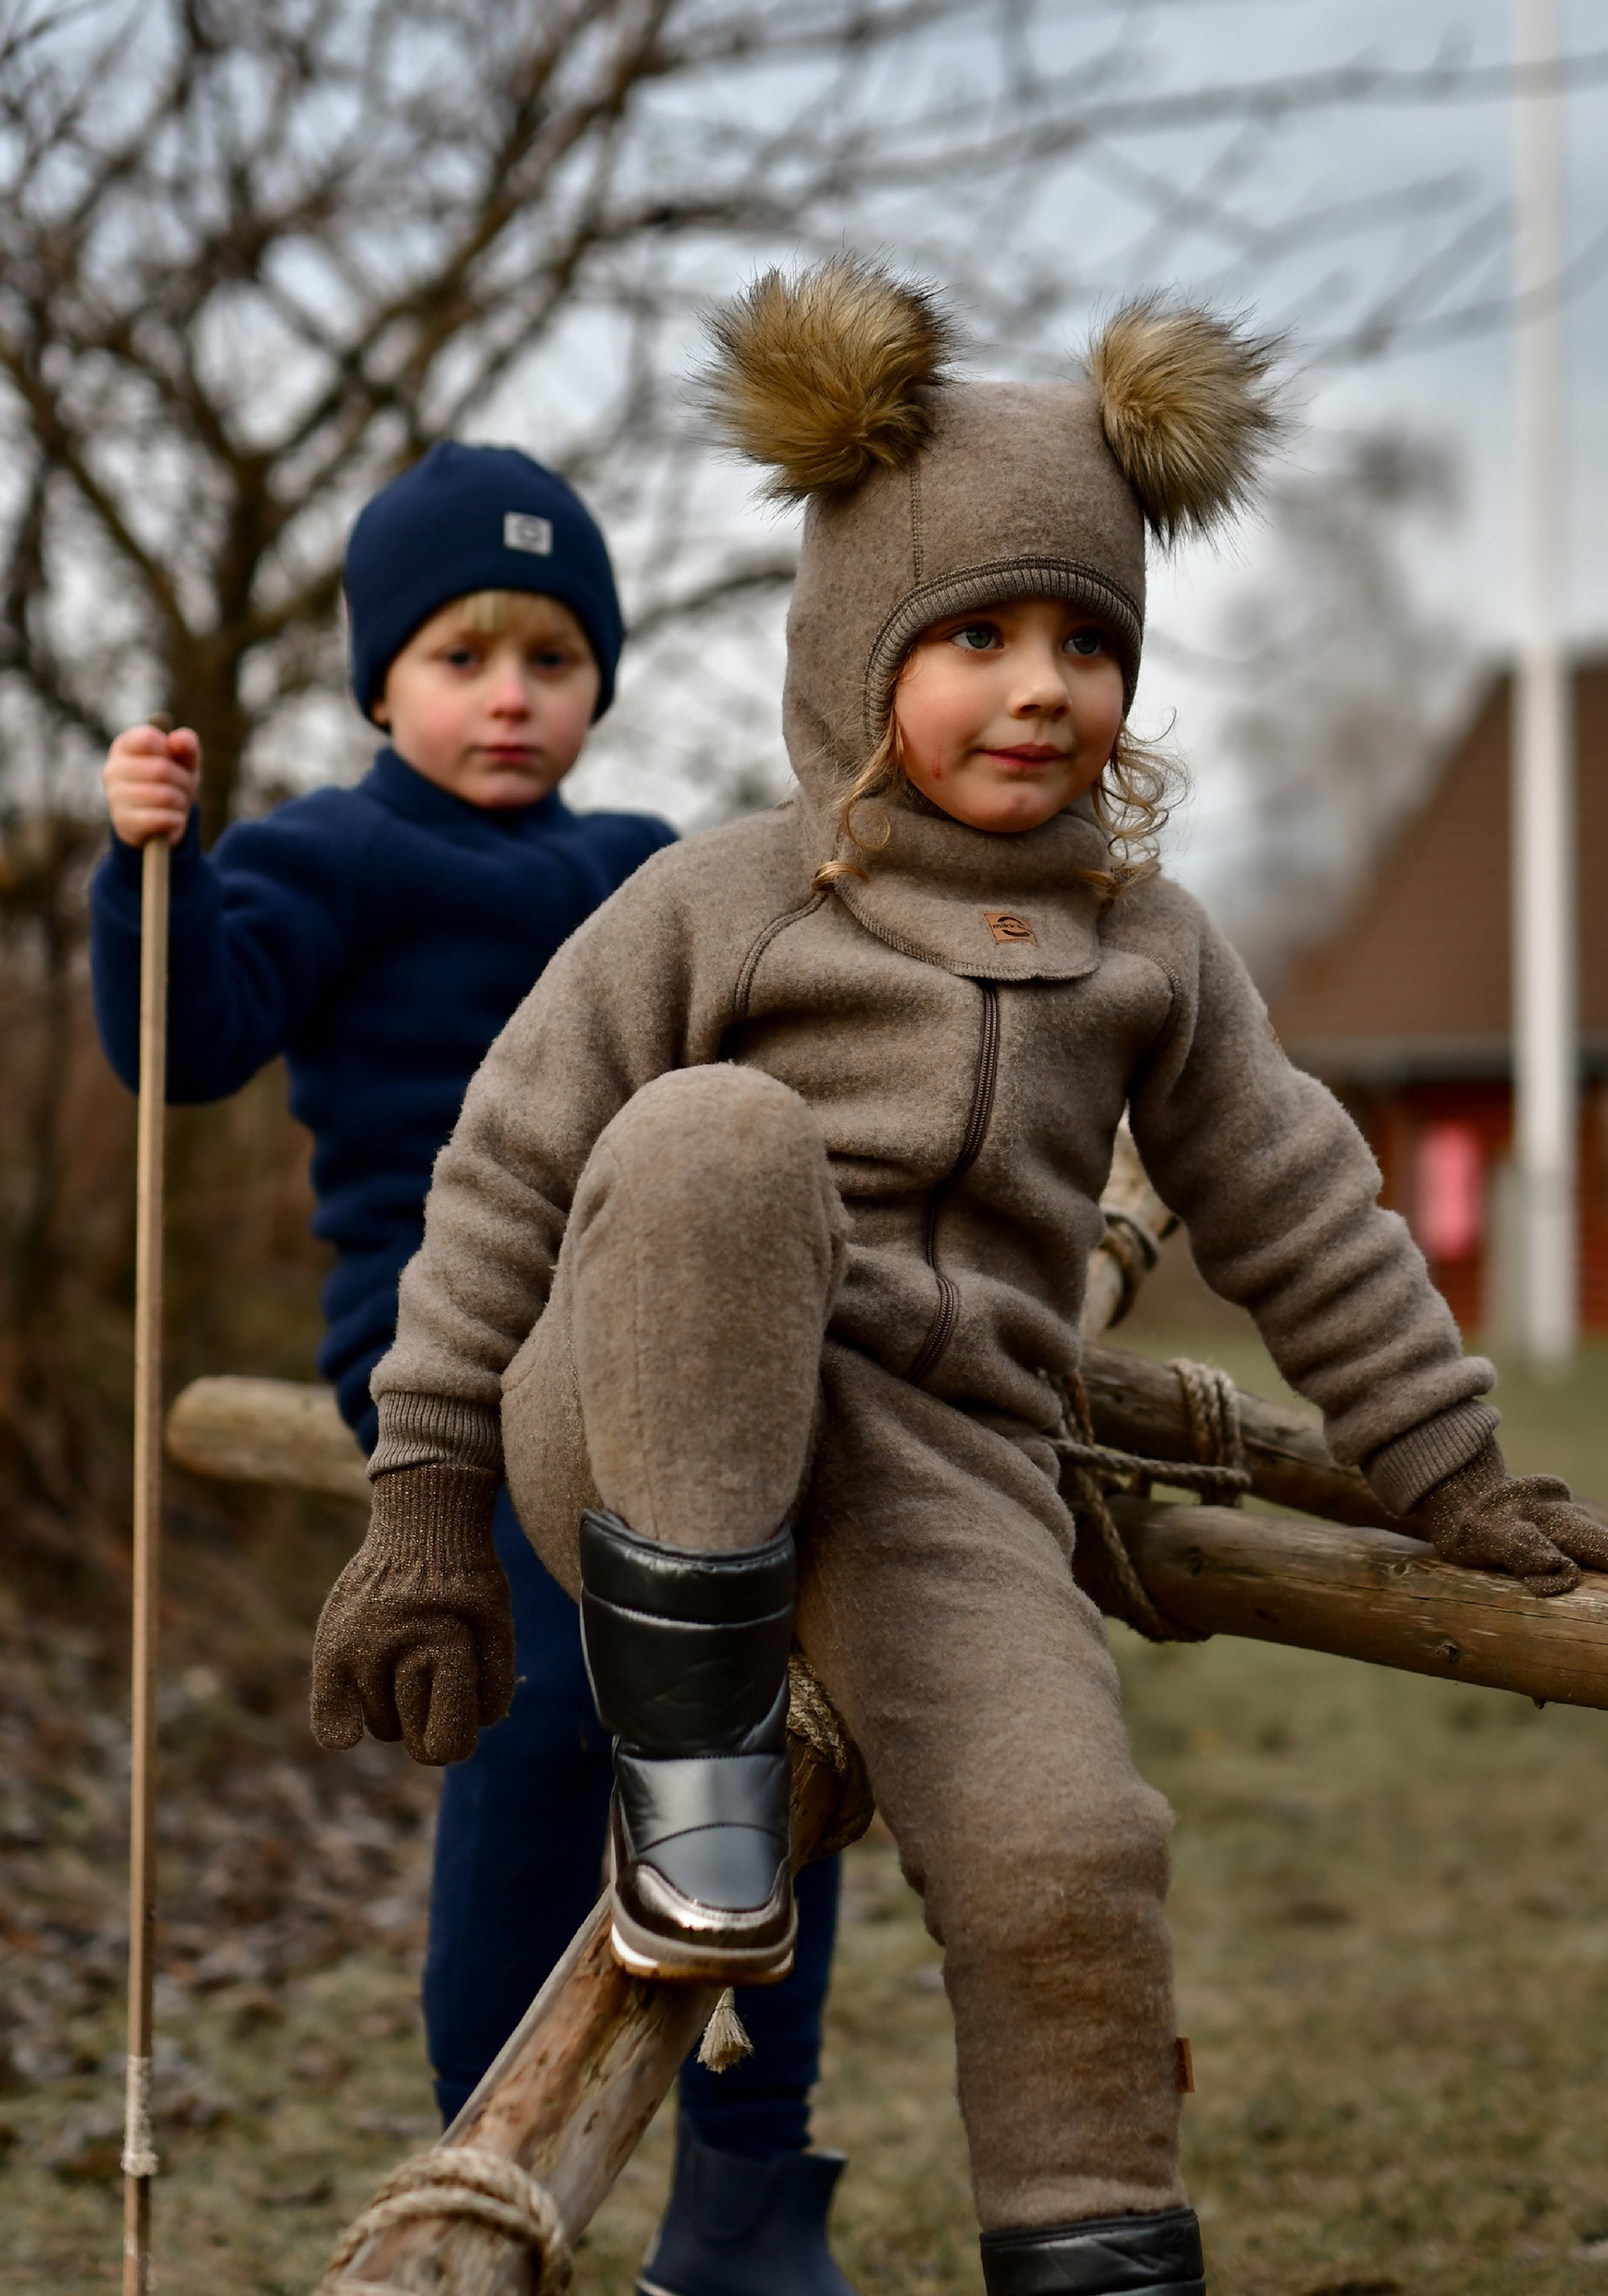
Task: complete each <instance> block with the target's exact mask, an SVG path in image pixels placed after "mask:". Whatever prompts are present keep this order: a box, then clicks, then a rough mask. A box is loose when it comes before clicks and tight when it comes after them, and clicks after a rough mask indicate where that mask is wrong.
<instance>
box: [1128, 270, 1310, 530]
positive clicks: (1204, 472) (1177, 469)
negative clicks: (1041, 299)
mask: <svg viewBox="0 0 1608 2296" xmlns="http://www.w3.org/2000/svg"><path fill="white" fill-rule="evenodd" d="M1278 350H1279V343H1278V340H1277V338H1276V337H1274V336H1268V335H1255V334H1251V333H1250V332H1248V331H1246V330H1244V329H1243V328H1239V327H1236V326H1234V325H1233V324H1231V323H1230V322H1229V321H1228V320H1227V319H1222V318H1218V316H1215V315H1214V314H1213V313H1211V312H1210V311H1198V310H1169V309H1168V308H1167V307H1166V306H1165V305H1164V304H1162V303H1161V301H1160V300H1159V299H1157V298H1156V297H1154V296H1149V297H1146V298H1145V299H1144V300H1143V301H1141V302H1136V303H1129V304H1128V305H1126V306H1125V307H1123V308H1122V309H1121V310H1120V311H1119V312H1117V313H1116V315H1115V316H1114V317H1112V319H1111V320H1109V321H1108V322H1107V324H1106V325H1105V326H1104V327H1103V329H1102V330H1101V332H1100V334H1099V335H1098V336H1097V337H1096V339H1095V341H1094V343H1093V344H1092V345H1091V346H1090V348H1089V354H1088V372H1089V380H1090V381H1091V382H1092V383H1093V384H1094V386H1095V390H1096V391H1097V392H1098V393H1099V397H1100V418H1101V422H1102V424H1103V428H1104V431H1105V439H1106V444H1107V445H1108V446H1109V447H1110V448H1111V450H1112V454H1113V455H1115V456H1116V458H1117V462H1118V463H1119V465H1120V469H1121V471H1122V474H1123V476H1124V478H1126V479H1127V480H1128V484H1129V486H1130V487H1132V488H1133V490H1134V492H1135V494H1136V495H1137V496H1138V497H1139V503H1140V506H1141V508H1142V509H1143V510H1144V515H1145V518H1146V520H1147V521H1148V522H1149V525H1150V527H1151V529H1152V531H1153V533H1154V534H1155V536H1156V537H1157V538H1158V540H1160V541H1161V542H1162V543H1170V542H1173V541H1175V540H1177V537H1179V536H1180V535H1185V534H1205V533H1209V532H1210V530H1211V529H1212V528H1213V527H1215V526H1217V525H1218V524H1219V523H1220V522H1221V521H1223V520H1224V519H1226V518H1228V517H1230V516H1231V515H1232V514H1233V512H1235V511H1236V510H1239V509H1241V508H1243V505H1244V504H1246V503H1247V502H1248V501H1249V500H1250V497H1251V493H1252V491H1253V489H1254V487H1255V483H1256V478H1257V473H1258V471H1259V469H1260V466H1261V463H1262V461H1263V458H1264V456H1265V455H1267V453H1268V449H1269V448H1270V447H1272V446H1273V445H1274V444H1275V443H1276V440H1277V439H1278V437H1279V436H1280V434H1281V433H1282V431H1283V430H1284V417H1283V415H1282V414H1281V413H1280V411H1279V407H1278V404H1277V400H1276V395H1275V390H1274V386H1273V382H1272V380H1271V378H1272V373H1273V367H1274V363H1275V361H1276V357H1277V355H1278Z"/></svg>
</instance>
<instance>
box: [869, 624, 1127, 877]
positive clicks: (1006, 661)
mask: <svg viewBox="0 0 1608 2296" xmlns="http://www.w3.org/2000/svg"><path fill="white" fill-rule="evenodd" d="M1122 700H1123V696H1122V669H1121V665H1120V662H1119V660H1118V659H1117V652H1116V648H1115V646H1114V645H1113V644H1112V640H1111V638H1110V636H1109V635H1108V634H1107V632H1106V631H1105V630H1104V628H1103V627H1102V626H1101V624H1100V623H1098V622H1097V621H1095V619H1093V618H1092V616H1090V615H1089V614H1088V613H1087V612H1086V611H1084V610H1083V608H1081V607H1080V606H1073V605H1069V604H1068V603H1066V602H1065V601H1064V600H1062V599H1058V598H1015V599H1013V600H1011V601H1010V603H1008V604H1005V605H1001V606H988V607H985V608H984V609H983V610H982V611H981V612H980V613H979V612H973V613H970V614H956V615H954V616H952V617H951V618H950V619H948V621H943V622H937V623H935V624H934V625H933V627H931V629H930V630H926V631H923V635H921V636H920V637H919V638H918V639H917V640H916V642H915V645H914V646H913V647H912V648H911V650H910V653H909V656H908V659H907V661H906V663H905V667H904V670H903V672H902V673H901V675H900V677H899V682H898V688H897V690H896V692H895V694H894V702H893V707H894V715H895V717H897V719H898V731H899V750H900V759H901V763H902V764H903V767H904V769H905V773H906V775H907V777H908V778H909V780H910V781H911V782H912V783H914V784H915V787H916V788H917V789H918V790H920V791H921V792H922V795H923V797H925V798H928V799H931V802H932V803H933V804H934V805H936V806H938V807H939V808H941V809H942V810H943V811H944V812H945V813H948V814H951V815H953V816H954V817H955V819H956V821H964V823H965V824H966V825H967V827H968V828H971V829H989V830H995V831H1012V830H1024V829H1037V828H1038V827H1039V826H1040V825H1041V824H1043V823H1044V822H1046V821H1048V820H1049V818H1050V817H1051V816H1052V815H1053V814H1057V813H1060V812H1062V810H1063V809H1064V808H1066V807H1067V806H1069V805H1071V804H1072V803H1073V802H1074V801H1075V800H1076V799H1078V798H1080V797H1081V796H1082V795H1083V793H1084V791H1086V790H1088V789H1092V788H1093V786H1094V784H1095V782H1096V781H1098V779H1099V778H1100V775H1101V774H1102V773H1103V771H1104V769H1105V767H1106V766H1107V764H1108V763H1109V762H1110V759H1111V754H1112V749H1113V747H1114V746H1115V743H1116V739H1117V735H1118V734H1119V733H1120V730H1121V726H1122Z"/></svg>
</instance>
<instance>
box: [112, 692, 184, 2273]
mask: <svg viewBox="0 0 1608 2296" xmlns="http://www.w3.org/2000/svg"><path fill="white" fill-rule="evenodd" d="M151 722H152V725H153V726H156V727H157V728H158V730H159V731H160V732H161V733H164V734H167V733H171V732H172V730H173V721H172V719H171V718H170V717H152V721H151ZM169 851H170V849H169V847H168V840H167V839H166V837H163V836H160V835H159V836H156V837H152V838H150V839H148V840H147V841H146V844H145V847H144V861H143V875H142V879H141V896H140V898H141V906H140V1098H139V1124H138V1152H137V1162H136V1169H135V1310H134V1663H133V1668H132V1686H131V1692H130V1702H131V1708H132V1716H131V1718H132V1726H133V1727H132V1748H131V1754H132V1760H131V1767H130V1778H129V1835H128V2066H127V2110H126V2119H125V2123H124V2134H123V2296H149V2291H150V2287H151V2180H152V2177H154V2176H155V2174H156V2170H157V2158H156V2150H155V2146H154V2144H153V2142H152V2127H151V2056H152V1973H153V1971H152V1946H153V1943H154V1939H155V1928H156V1635H157V1592H158V1585H159V1579H160V1570H159V1557H160V1538H161V1495H162V1149H163V1119H164V1116H165V1114H166V1107H167V1098H168V858H169Z"/></svg>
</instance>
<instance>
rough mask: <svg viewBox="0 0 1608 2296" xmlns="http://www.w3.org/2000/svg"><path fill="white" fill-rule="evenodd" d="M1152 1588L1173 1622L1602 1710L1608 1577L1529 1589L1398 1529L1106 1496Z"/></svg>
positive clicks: (1607, 1659) (1607, 1688)
mask: <svg viewBox="0 0 1608 2296" xmlns="http://www.w3.org/2000/svg"><path fill="white" fill-rule="evenodd" d="M1111 1507H1112V1514H1113V1515H1114V1516H1115V1518H1116V1521H1117V1522H1118V1525H1119V1527H1120V1529H1121V1532H1122V1536H1123V1538H1124V1539H1125V1540H1126V1541H1127V1543H1128V1550H1129V1552H1130V1553H1131V1554H1132V1555H1133V1558H1134V1562H1135V1564H1136V1568H1137V1570H1138V1573H1139V1576H1140V1578H1141V1579H1143V1580H1144V1585H1145V1587H1146V1589H1147V1591H1148V1592H1149V1594H1150V1595H1151V1597H1152V1599H1153V1601H1154V1602H1155V1603H1156V1604H1157V1605H1158V1606H1159V1608H1160V1609H1161V1610H1162V1611H1165V1612H1166V1614H1167V1616H1168V1617H1169V1619H1175V1620H1177V1622H1178V1624H1179V1625H1180V1626H1185V1627H1194V1628H1196V1629H1197V1630H1199V1631H1200V1632H1202V1633H1203V1634H1228V1635H1243V1636H1249V1637H1250V1638H1251V1640H1253V1641H1257V1642H1268V1643H1288V1644H1292V1645H1293V1646H1294V1647H1295V1648H1297V1649H1299V1650H1317V1651H1329V1652H1333V1654H1334V1655H1335V1656H1336V1657H1339V1658H1357V1659H1366V1660H1368V1661H1372V1663H1373V1664H1374V1665H1375V1666H1393V1667H1400V1668H1404V1669H1406V1670H1407V1672H1408V1673H1410V1674H1433V1675H1438V1676H1440V1677H1441V1678H1442V1679H1443V1680H1444V1681H1447V1682H1472V1683H1478V1684H1480V1685H1481V1686H1482V1687H1484V1688H1486V1689H1490V1690H1514V1691H1518V1692H1520V1693H1522V1695H1523V1696H1524V1697H1526V1698H1535V1699H1538V1700H1540V1701H1541V1702H1542V1703H1543V1704H1545V1703H1546V1702H1549V1701H1553V1700H1555V1701H1556V1702H1558V1703H1559V1704H1560V1705H1570V1706H1595V1707H1598V1708H1608V1577H1604V1576H1601V1575H1599V1574H1597V1573H1596V1572H1590V1573H1587V1576H1586V1577H1585V1578H1584V1579H1581V1581H1580V1584H1579V1587H1576V1589H1575V1590H1574V1592H1573V1593H1572V1594H1571V1595H1532V1594H1531V1593H1530V1590H1529V1588H1528V1587H1524V1586H1522V1584H1521V1583H1520V1582H1519V1581H1518V1580H1517V1579H1508V1578H1505V1577H1504V1576H1503V1575H1502V1574H1501V1573H1500V1572H1498V1571H1494V1570H1463V1569H1462V1568H1461V1567H1460V1566H1459V1565H1457V1564H1456V1563H1453V1562H1442V1561H1441V1559H1440V1555H1438V1554H1436V1553H1435V1550H1434V1548H1433V1547H1432V1546H1425V1545H1424V1544H1423V1541H1422V1540H1420V1539H1416V1538H1406V1537H1404V1536H1403V1535H1402V1534H1401V1533H1400V1532H1399V1531H1394V1530H1363V1529H1341V1528H1340V1527H1339V1526H1337V1525H1335V1524H1332V1523H1326V1522H1300V1521H1292V1520H1291V1519H1290V1518H1289V1517H1288V1516H1280V1515H1265V1514H1252V1513H1249V1512H1242V1510H1240V1509H1239V1508H1237V1507H1234V1508H1230V1507H1210V1506H1167V1505H1159V1504H1157V1503H1155V1502H1153V1501H1147V1500H1139V1499H1120V1498H1119V1499H1113V1500H1112V1503H1111Z"/></svg>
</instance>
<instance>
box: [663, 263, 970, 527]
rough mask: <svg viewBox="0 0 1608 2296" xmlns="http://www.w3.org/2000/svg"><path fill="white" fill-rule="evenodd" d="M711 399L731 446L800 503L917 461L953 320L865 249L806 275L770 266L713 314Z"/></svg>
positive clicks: (776, 492)
mask: <svg viewBox="0 0 1608 2296" xmlns="http://www.w3.org/2000/svg"><path fill="white" fill-rule="evenodd" d="M710 335H711V336H712V337H713V339H714V346H715V356H714V358H713V359H712V361H711V362H710V365H709V366H708V367H707V368H706V369H705V371H704V373H703V374H702V376H701V394H700V395H701V398H702V399H703V402H704V404H705V405H706V406H708V407H709V408H710V412H711V413H712V414H714V417H715V419H716V422H718V425H719V427H720V429H721V430H722V432H723V433H724V435H725V438H726V443H727V444H728V445H729V446H732V447H735V448H736V450H737V452H738V453H739V454H741V455H746V456H747V457H748V459H749V460H750V461H751V462H755V463H768V464H769V465H770V469H771V473H772V475H771V480H770V485H769V488H768V491H769V492H770V493H771V494H772V495H773V496H775V497H776V498H777V499H778V500H779V501H783V502H801V501H803V500H804V498H805V497H806V496H808V495H812V494H816V493H819V492H821V491H823V490H837V489H841V488H849V487H855V486H858V485H859V484H860V482H861V480H864V479H866V478H868V477H869V476H870V474H871V472H872V471H874V470H875V469H876V468H877V467H878V466H879V465H882V466H883V467H896V466H897V465H898V464H899V463H907V462H908V461H909V460H910V459H911V458H912V456H913V455H915V454H916V453H917V451H918V450H919V448H920V447H921V446H922V443H923V440H924V439H925V438H926V436H927V433H928V430H929V428H930V424H931V417H930V413H929V408H928V406H927V402H926V398H925V389H926V386H928V385H929V384H931V383H936V382H941V381H944V379H945V376H946V373H947V371H948V361H949V358H950V356H951V354H952V352H953V349H954V347H955V329H954V325H953V323H952V322H951V321H950V319H949V318H948V316H947V315H946V314H945V313H944V311H943V310H942V309H941V308H940V307H939V304H938V302H937V301H936V299H935V298H934V297H933V296H932V295H931V293H930V292H929V291H928V290H927V289H926V288H924V287H921V286H918V285H916V284H915V283H913V282H910V281H907V280H900V279H895V278H894V277H893V276H892V275H891V274H890V273H889V272H887V271H884V270H883V269H882V267H881V266H880V265H878V264H874V263H870V262H867V261H866V258H864V257H863V256H857V255H840V256H835V257H833V258H832V260H831V261H830V262H826V263H821V264H817V265H816V266H815V267H814V268H813V269H811V270H808V271H805V272H801V273H800V274H799V275H798V276H797V277H795V278H792V279H789V278H786V277H784V276H783V274H782V273H781V272H780V271H767V272H765V273H763V274H762V275H761V276H760V277H759V278H758V279H756V280H755V281H754V283H753V284H752V285H751V287H749V288H747V289H746V290H745V291H744V292H743V293H742V294H741V295H738V296H735V297H734V299H732V301H730V302H729V303H725V304H722V305H721V307H719V309H718V310H717V311H716V312H715V314H714V315H713V316H712V318H711V319H710Z"/></svg>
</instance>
